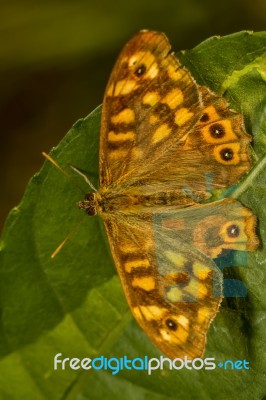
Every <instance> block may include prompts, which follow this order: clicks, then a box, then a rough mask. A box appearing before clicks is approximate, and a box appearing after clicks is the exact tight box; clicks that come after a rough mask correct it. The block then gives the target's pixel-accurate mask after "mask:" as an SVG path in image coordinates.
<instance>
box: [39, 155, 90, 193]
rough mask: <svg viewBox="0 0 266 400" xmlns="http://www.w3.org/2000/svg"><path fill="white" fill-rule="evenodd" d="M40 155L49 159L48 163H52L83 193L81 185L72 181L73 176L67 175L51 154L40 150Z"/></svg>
mask: <svg viewBox="0 0 266 400" xmlns="http://www.w3.org/2000/svg"><path fill="white" fill-rule="evenodd" d="M42 155H43V156H44V157H45V158H46V159H47V160H48V161H50V163H52V164H53V165H54V166H55V167H56V168H57V169H59V171H61V172H62V174H64V175H65V176H66V177H67V178H68V179H69V180H70V181H71V182H72V184H73V185H74V186H76V187H77V188H78V189H79V190H80V191H81V193H82V194H83V195H84V194H85V192H84V190H83V189H82V188H81V186H79V185H78V184H77V182H76V181H74V179H73V177H72V176H71V175H69V174H68V173H67V172H66V171H65V170H64V169H63V168H62V167H61V166H60V165H59V164H58V163H57V162H56V161H55V160H54V159H53V158H52V157H51V156H49V154H46V153H45V152H44V151H43V152H42Z"/></svg>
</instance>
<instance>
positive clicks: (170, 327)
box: [165, 318, 177, 331]
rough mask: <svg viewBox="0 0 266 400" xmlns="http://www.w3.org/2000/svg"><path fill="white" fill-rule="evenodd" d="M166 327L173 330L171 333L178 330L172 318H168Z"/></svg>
mask: <svg viewBox="0 0 266 400" xmlns="http://www.w3.org/2000/svg"><path fill="white" fill-rule="evenodd" d="M165 325H166V326H167V328H169V329H171V331H176V330H177V323H176V322H175V321H174V320H172V319H171V318H167V320H166V321H165Z"/></svg>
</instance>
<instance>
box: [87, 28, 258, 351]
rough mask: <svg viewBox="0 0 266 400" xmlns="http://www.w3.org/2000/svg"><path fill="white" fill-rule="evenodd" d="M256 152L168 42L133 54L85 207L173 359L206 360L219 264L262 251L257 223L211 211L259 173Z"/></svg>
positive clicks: (159, 38)
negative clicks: (221, 192)
mask: <svg viewBox="0 0 266 400" xmlns="http://www.w3.org/2000/svg"><path fill="white" fill-rule="evenodd" d="M250 140H251V137H250V135H248V134H247V133H246V132H245V130H244V127H243V119H242V116H241V115H239V114H237V113H235V112H233V111H232V110H230V109H229V107H228V104H227V102H226V100H225V99H223V98H222V97H219V96H217V95H215V94H213V93H212V92H211V91H209V90H208V89H207V88H205V87H202V86H199V85H197V83H196V82H195V80H194V79H193V78H192V76H191V74H190V73H189V72H188V71H187V70H186V69H185V68H183V67H182V66H181V65H180V63H179V61H178V60H177V59H176V58H175V57H174V55H173V54H171V53H170V44H169V42H168V40H167V38H166V37H165V35H164V34H162V33H159V32H150V31H141V32H140V33H139V34H137V35H136V36H135V37H134V38H133V39H131V40H130V41H129V42H128V44H127V45H126V46H125V48H124V49H123V50H122V52H121V55H120V57H119V58H118V60H117V63H116V65H115V67H114V69H113V72H112V74H111V77H110V80H109V82H108V85H107V88H106V92H105V97H104V102H103V109H102V122H101V134H100V182H99V189H98V191H97V192H95V193H89V194H88V195H87V196H86V198H85V200H83V201H81V202H79V207H80V208H82V209H85V211H86V212H87V214H89V215H96V214H98V215H99V216H100V217H102V219H103V221H104V224H105V228H106V232H107V235H108V238H109V243H110V248H111V252H112V255H113V258H114V261H115V264H116V267H117V270H118V273H119V276H120V279H121V282H122V286H123V289H124V292H125V295H126V298H127V300H128V304H129V306H130V308H131V310H132V313H133V315H134V317H135V318H136V320H137V322H138V323H139V325H140V326H141V327H142V328H143V330H144V331H145V332H146V333H147V335H148V336H149V337H150V338H151V339H152V340H153V342H154V343H155V344H156V345H157V346H158V347H159V349H160V350H161V351H163V352H164V353H165V354H166V355H168V356H170V357H172V358H175V357H182V356H188V357H189V358H195V357H199V356H201V355H202V354H203V352H204V349H205V343H206V333H207V331H208V328H209V325H210V323H211V321H212V319H213V318H214V317H215V315H216V313H217V312H218V309H219V306H220V303H221V300H222V274H221V272H220V270H219V268H218V267H217V266H216V264H215V263H214V261H213V259H214V258H217V257H219V256H220V255H221V254H222V252H223V251H224V250H227V251H230V250H232V249H237V250H255V249H256V248H257V246H258V238H257V236H256V233H255V225H256V218H255V216H254V214H253V213H252V211H250V210H249V209H247V208H245V207H244V206H242V204H241V203H240V202H238V201H236V200H233V199H223V200H221V201H219V202H213V203H212V202H209V199H210V197H211V191H212V190H213V189H222V188H225V187H228V186H230V185H231V184H232V183H234V182H236V181H237V180H238V179H239V178H240V177H241V176H242V175H243V174H245V173H246V172H247V171H248V169H249V168H250V166H251V161H250V158H249V144H250ZM206 200H208V202H207V203H206ZM204 201H205V204H201V203H202V202H204Z"/></svg>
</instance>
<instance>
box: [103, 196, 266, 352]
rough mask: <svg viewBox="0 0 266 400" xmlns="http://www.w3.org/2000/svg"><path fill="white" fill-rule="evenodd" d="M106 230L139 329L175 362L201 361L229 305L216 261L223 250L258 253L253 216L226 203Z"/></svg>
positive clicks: (108, 224) (118, 222)
mask: <svg viewBox="0 0 266 400" xmlns="http://www.w3.org/2000/svg"><path fill="white" fill-rule="evenodd" d="M212 218H215V219H216V222H215V224H213V221H211V219H212ZM105 225H106V230H107V233H108V237H109V241H110V245H111V250H112V254H113V256H114V260H115V263H116V266H117V270H118V272H119V275H120V279H121V281H122V284H123V288H124V291H125V294H126V297H127V300H128V303H129V306H130V307H131V310H132V313H133V315H134V317H135V319H136V320H137V322H138V323H139V325H140V326H141V327H142V328H143V330H144V331H145V332H146V334H147V335H148V336H149V337H150V338H151V340H152V341H153V342H154V343H155V344H156V345H157V346H158V347H159V349H160V350H161V351H162V352H163V353H164V354H166V355H167V356H169V357H172V358H177V357H184V356H188V357H189V358H196V357H201V356H202V354H203V352H204V349H205V343H206V332H207V331H208V327H209V325H210V323H211V321H212V319H213V318H214V317H215V315H216V313H217V311H218V308H219V306H220V303H221V299H222V274H221V272H220V270H219V269H218V267H217V266H216V264H215V263H214V262H213V260H212V259H213V258H216V257H217V256H218V255H219V254H220V253H221V252H222V250H223V249H226V250H227V251H228V250H230V249H241V250H245V249H254V248H256V247H257V245H258V241H257V238H256V235H255V233H254V228H255V227H254V217H253V215H252V213H251V211H250V210H248V209H246V208H245V207H243V206H242V205H241V204H240V203H239V202H237V201H234V200H222V201H220V202H217V203H216V204H215V205H213V204H211V203H210V204H206V205H202V206H199V207H190V208H188V209H184V210H179V211H175V212H168V213H165V214H161V213H160V214H153V215H152V216H151V217H150V220H148V219H147V218H146V219H145V220H142V219H141V218H139V217H137V216H134V217H130V218H126V219H124V220H122V221H121V220H115V219H111V220H109V221H106V222H105ZM236 227H237V228H236ZM214 228H215V229H216V230H217V233H216V234H214V232H213V229H214ZM144 232H145V235H144V234H143V233H144ZM236 233H237V234H236ZM208 237H213V239H212V241H209V240H208V239H207V238H208ZM206 240H207V242H206Z"/></svg>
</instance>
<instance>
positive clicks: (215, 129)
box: [210, 124, 225, 139]
mask: <svg viewBox="0 0 266 400" xmlns="http://www.w3.org/2000/svg"><path fill="white" fill-rule="evenodd" d="M210 134H211V136H212V137H213V138H215V139H220V138H222V137H223V136H224V135H225V130H224V127H223V126H222V125H221V124H213V125H211V126H210Z"/></svg>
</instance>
